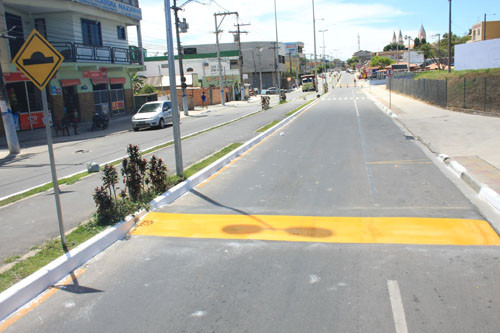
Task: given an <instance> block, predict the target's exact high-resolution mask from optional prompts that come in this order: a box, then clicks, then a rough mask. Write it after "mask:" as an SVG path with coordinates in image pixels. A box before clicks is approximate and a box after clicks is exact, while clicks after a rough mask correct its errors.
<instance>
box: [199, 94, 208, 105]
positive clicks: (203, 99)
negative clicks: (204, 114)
mask: <svg viewBox="0 0 500 333" xmlns="http://www.w3.org/2000/svg"><path fill="white" fill-rule="evenodd" d="M206 102H207V96H206V95H205V92H204V91H203V92H202V93H201V108H202V109H203V108H204V107H205V103H206ZM207 109H208V107H207Z"/></svg>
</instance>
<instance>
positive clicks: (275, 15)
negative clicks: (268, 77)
mask: <svg viewBox="0 0 500 333" xmlns="http://www.w3.org/2000/svg"><path fill="white" fill-rule="evenodd" d="M274 26H275V28H276V59H277V60H276V74H277V79H278V98H279V101H280V103H281V73H280V52H279V51H280V48H279V44H278V14H277V12H276V0H274Z"/></svg>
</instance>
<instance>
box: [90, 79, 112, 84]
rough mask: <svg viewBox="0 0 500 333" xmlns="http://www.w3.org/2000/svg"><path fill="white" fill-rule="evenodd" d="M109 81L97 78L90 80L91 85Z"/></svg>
mask: <svg viewBox="0 0 500 333" xmlns="http://www.w3.org/2000/svg"><path fill="white" fill-rule="evenodd" d="M108 82H109V79H108V78H97V79H92V83H93V84H102V83H108Z"/></svg>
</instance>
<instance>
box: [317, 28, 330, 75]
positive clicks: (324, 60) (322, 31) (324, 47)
mask: <svg viewBox="0 0 500 333" xmlns="http://www.w3.org/2000/svg"><path fill="white" fill-rule="evenodd" d="M327 31H328V29H324V30H319V31H318V32H321V33H323V63H324V65H325V68H324V71H325V72H326V58H325V49H326V46H325V32H327Z"/></svg>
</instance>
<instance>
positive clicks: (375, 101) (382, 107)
mask: <svg viewBox="0 0 500 333" xmlns="http://www.w3.org/2000/svg"><path fill="white" fill-rule="evenodd" d="M367 97H368V99H369V100H371V101H372V102H373V103H374V104H375V105H376V106H377V107H378V108H379V109H380V110H382V111H383V112H385V113H386V114H388V115H389V116H390V117H391V118H394V119H397V118H398V116H397V114H395V113H394V112H392V110H391V109H389V108H388V107H386V106H385V105H384V104H382V103H380V102H379V101H378V100H377V99H376V98H375V97H374V96H373V95H372V94H368V95H367Z"/></svg>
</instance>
